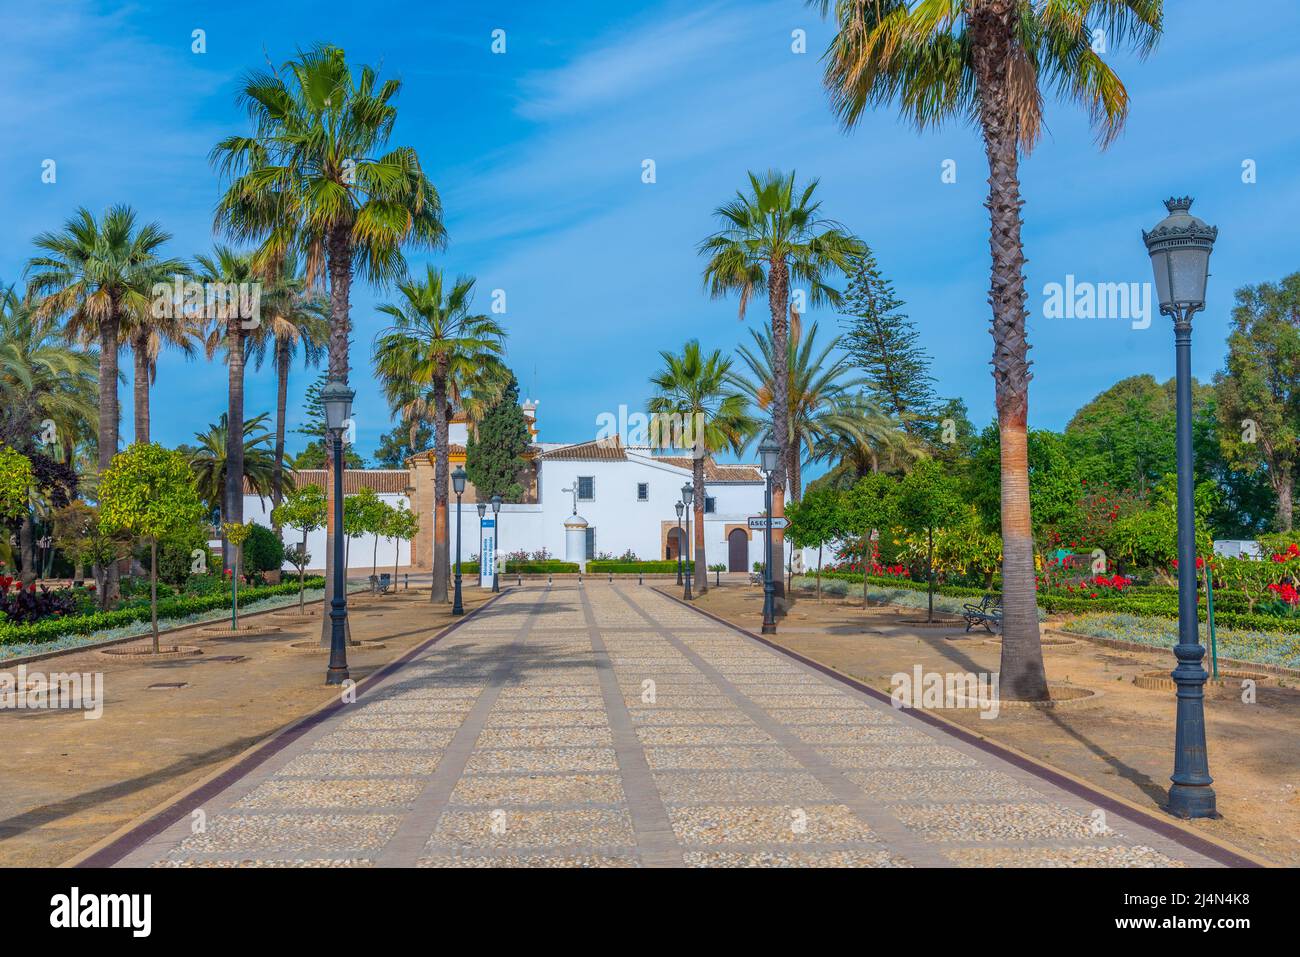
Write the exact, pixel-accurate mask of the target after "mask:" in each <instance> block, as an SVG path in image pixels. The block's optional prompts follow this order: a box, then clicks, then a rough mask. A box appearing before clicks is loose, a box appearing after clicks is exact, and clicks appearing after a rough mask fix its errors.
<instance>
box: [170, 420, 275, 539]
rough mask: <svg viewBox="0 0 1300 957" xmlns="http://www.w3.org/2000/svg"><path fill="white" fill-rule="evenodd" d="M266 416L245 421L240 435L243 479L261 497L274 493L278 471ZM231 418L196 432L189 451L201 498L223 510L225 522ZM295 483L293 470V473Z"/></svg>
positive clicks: (227, 517) (210, 506)
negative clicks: (203, 430)
mask: <svg viewBox="0 0 1300 957" xmlns="http://www.w3.org/2000/svg"><path fill="white" fill-rule="evenodd" d="M266 420H267V415H266V413H265V412H263V413H262V414H261V415H258V416H256V417H254V418H251V419H249V420H247V421H246V422H245V423H244V428H243V432H242V433H241V434H240V435H239V436H238V438H239V440H240V442H239V445H240V452H241V455H240V458H241V459H242V461H243V463H244V465H243V467H244V475H243V477H244V479H245V480H246V481H247V482H248V486H249V488H251V489H252V490H253V492H254V494H256V495H257V496H258V497H259V498H267V497H268V496H270V494H271V487H272V486H271V482H272V477H273V475H274V473H275V451H274V449H273V446H272V436H271V433H270V432H268V431H267V430H266V424H267V422H266ZM229 423H230V420H229V419H228V418H227V417H226V413H225V412H222V413H221V417H220V418H219V419H218V420H217V421H216V422H215V423H213V424H212V425H209V426H208V430H207V431H206V432H195V433H194V438H195V440H196V441H197V442H198V446H197V447H196V448H195V449H193V450H192V451H191V452H190V455H189V459H190V468H191V469H192V470H193V471H194V482H195V485H197V486H198V490H199V497H200V498H202V499H203V501H205V502H207V503H208V508H209V509H216V510H218V511H220V512H221V518H222V521H223V522H228V521H230V518H229V516H228V514H227V512H226V504H227V497H226V485H227V476H228V475H229V473H230V469H229V462H230V458H229V455H230V442H229V438H230V424H229ZM290 484H291V485H292V473H290Z"/></svg>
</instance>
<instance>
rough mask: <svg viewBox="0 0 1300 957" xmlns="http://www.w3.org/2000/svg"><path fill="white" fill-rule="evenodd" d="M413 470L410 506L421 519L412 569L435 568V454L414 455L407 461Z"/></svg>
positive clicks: (412, 553)
mask: <svg viewBox="0 0 1300 957" xmlns="http://www.w3.org/2000/svg"><path fill="white" fill-rule="evenodd" d="M407 465H408V467H409V468H410V470H411V488H412V491H411V504H410V508H411V511H413V512H414V513H415V514H416V515H418V516H419V519H420V530H419V532H417V533H416V536H415V540H414V541H412V542H411V569H412V571H429V570H430V569H432V568H433V454H432V453H431V452H422V453H420V454H418V455H413V456H411V458H410V461H409V462H408V463H407Z"/></svg>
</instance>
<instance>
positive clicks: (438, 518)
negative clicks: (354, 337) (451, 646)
mask: <svg viewBox="0 0 1300 957" xmlns="http://www.w3.org/2000/svg"><path fill="white" fill-rule="evenodd" d="M397 290H398V293H399V294H400V295H401V297H402V298H401V300H400V301H399V302H397V303H385V304H383V305H381V306H380V307H379V311H380V312H382V313H383V314H384V315H386V316H388V317H389V318H391V319H392V320H393V325H391V326H389V327H388V328H387V329H385V330H384V331H383V332H381V333H380V334H379V335H378V336H377V337H376V339H375V369H376V371H377V372H378V374H379V377H380V379H381V380H383V381H384V382H385V383H388V384H389V385H387V386H386V389H387V390H389V391H390V394H391V390H392V388H393V386H392V385H391V383H394V382H395V381H398V380H403V381H406V382H410V383H412V384H413V385H415V386H418V387H420V388H427V389H428V390H429V393H430V395H429V397H428V400H427V401H428V403H429V406H430V407H431V408H432V411H433V441H434V456H435V458H434V473H433V488H434V492H433V497H434V521H433V541H434V550H433V588H432V590H431V591H430V596H429V598H430V601H444V602H445V601H446V600H447V576H448V572H449V569H450V566H451V543H450V536H449V535H448V534H447V526H448V522H447V504H448V501H449V500H450V495H449V491H448V482H449V478H450V474H451V473H450V471H449V469H448V462H447V458H448V455H449V454H450V442H449V439H448V433H447V419H448V416H449V413H450V411H451V409H452V407H460V406H462V405H464V404H466V403H467V401H468V400H470V399H471V398H474V399H477V400H480V401H481V400H483V399H485V398H486V397H487V396H488V395H489V394H492V393H495V392H497V391H499V390H500V389H501V388H502V387H503V386H504V384H505V382H506V381H507V380H508V378H509V374H508V372H507V370H506V368H505V365H504V363H502V361H501V356H502V355H503V353H504V352H505V339H506V333H505V330H504V329H502V328H501V326H500V325H499V324H498V323H497V322H496V320H494V319H492V318H490V317H488V316H484V315H472V314H471V313H470V311H469V310H470V303H471V302H472V301H473V298H474V280H473V279H471V278H469V277H467V276H460V277H457V279H456V281H455V282H453V283H452V284H451V286H450V288H447V287H446V284H445V282H444V280H443V275H442V272H441V270H438V269H435V268H434V267H433V266H428V267H426V270H425V278H424V281H423V282H421V281H419V280H412V281H410V282H404V283H401V284H400V285H399V286H398V287H397Z"/></svg>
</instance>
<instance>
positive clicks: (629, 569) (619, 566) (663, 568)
mask: <svg viewBox="0 0 1300 957" xmlns="http://www.w3.org/2000/svg"><path fill="white" fill-rule="evenodd" d="M587 571H588V572H589V573H590V574H593V575H595V574H597V573H600V574H610V573H613V574H615V575H637V574H642V573H644V574H646V575H662V574H666V573H671V574H676V572H677V559H675V558H674V559H673V560H672V561H664V560H659V561H650V562H625V561H621V560H619V559H612V560H609V559H606V560H604V561H601V560H597V561H591V562H587Z"/></svg>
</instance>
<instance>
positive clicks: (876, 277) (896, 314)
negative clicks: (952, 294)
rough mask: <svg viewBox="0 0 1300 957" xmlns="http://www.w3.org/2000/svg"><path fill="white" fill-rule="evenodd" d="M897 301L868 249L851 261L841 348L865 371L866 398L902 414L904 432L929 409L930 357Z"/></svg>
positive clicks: (931, 393)
mask: <svg viewBox="0 0 1300 957" xmlns="http://www.w3.org/2000/svg"><path fill="white" fill-rule="evenodd" d="M903 305H904V302H903V300H901V299H899V298H898V297H897V296H896V295H895V294H894V284H893V283H891V282H890V281H889V280H887V279H885V278H884V276H882V275H881V274H880V267H879V266H878V265H877V264H876V257H875V255H874V254H873V253H872V252H871V250H870V249H868V250H867V251H866V253H865V254H864V255H862V256H861V257H860V258H857V259H855V260H854V261H853V264H852V266H851V267H850V271H849V285H848V288H847V289H846V290H845V293H844V307H843V310H842V311H843V313H844V315H845V317H846V319H845V325H846V326H847V327H848V332H847V334H846V336H845V341H846V342H845V345H846V349H847V350H848V353H849V355H850V356H852V357H853V361H854V363H855V364H857V365H858V366H859V367H860V368H861V369H862V370H863V371H864V372H865V373H866V379H867V389H868V391H869V393H870V395H871V398H872V399H873V400H875V402H876V404H877V405H879V406H880V407H881V408H882V409H883V410H884V411H886V412H888V413H889V414H891V415H895V416H899V417H901V418H903V420H904V422H905V426H906V428H907V430H908V431H909V432H913V433H916V432H918V431H919V427H920V424H921V420H924V419H926V418H928V417H930V416H931V415H933V413H934V406H935V395H934V379H933V378H932V377H931V376H930V357H929V356H928V355H927V354H926V352H925V350H924V349H923V348H922V347H921V346H919V345H917V342H916V340H917V335H918V333H917V331H916V329H915V327H914V326H913V325H912V323H911V322H910V321H909V320H908V318H907V314H906V313H903V312H900V311H899V310H901V309H902V307H903Z"/></svg>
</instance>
